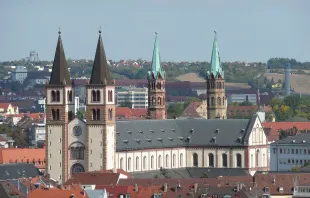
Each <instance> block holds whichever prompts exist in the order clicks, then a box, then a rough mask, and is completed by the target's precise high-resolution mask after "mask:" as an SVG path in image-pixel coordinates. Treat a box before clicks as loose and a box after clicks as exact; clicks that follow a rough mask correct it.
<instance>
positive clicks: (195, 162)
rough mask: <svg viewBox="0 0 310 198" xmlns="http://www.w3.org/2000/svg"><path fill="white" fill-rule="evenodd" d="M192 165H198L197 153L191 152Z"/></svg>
mask: <svg viewBox="0 0 310 198" xmlns="http://www.w3.org/2000/svg"><path fill="white" fill-rule="evenodd" d="M193 166H194V167H198V155H197V153H194V154H193Z"/></svg>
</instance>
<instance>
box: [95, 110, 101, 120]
mask: <svg viewBox="0 0 310 198" xmlns="http://www.w3.org/2000/svg"><path fill="white" fill-rule="evenodd" d="M96 120H100V109H97V117H96Z"/></svg>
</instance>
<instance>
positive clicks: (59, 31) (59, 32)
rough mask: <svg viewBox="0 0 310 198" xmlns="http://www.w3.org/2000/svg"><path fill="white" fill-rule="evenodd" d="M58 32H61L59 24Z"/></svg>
mask: <svg viewBox="0 0 310 198" xmlns="http://www.w3.org/2000/svg"><path fill="white" fill-rule="evenodd" d="M58 34H59V35H60V34H61V29H60V26H59V27H58Z"/></svg>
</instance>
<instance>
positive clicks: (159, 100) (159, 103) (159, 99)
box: [157, 97, 161, 105]
mask: <svg viewBox="0 0 310 198" xmlns="http://www.w3.org/2000/svg"><path fill="white" fill-rule="evenodd" d="M157 100H158V105H161V98H160V97H158V98H157Z"/></svg>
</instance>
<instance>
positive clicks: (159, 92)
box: [148, 78, 167, 120]
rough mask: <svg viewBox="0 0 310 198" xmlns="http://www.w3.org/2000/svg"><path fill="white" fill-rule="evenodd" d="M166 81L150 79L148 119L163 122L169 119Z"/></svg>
mask: <svg viewBox="0 0 310 198" xmlns="http://www.w3.org/2000/svg"><path fill="white" fill-rule="evenodd" d="M165 87H166V81H165V79H163V78H160V79H156V78H151V79H148V104H149V106H148V117H149V118H150V119H156V120H162V119H166V118H167V113H166V88H165Z"/></svg>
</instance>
